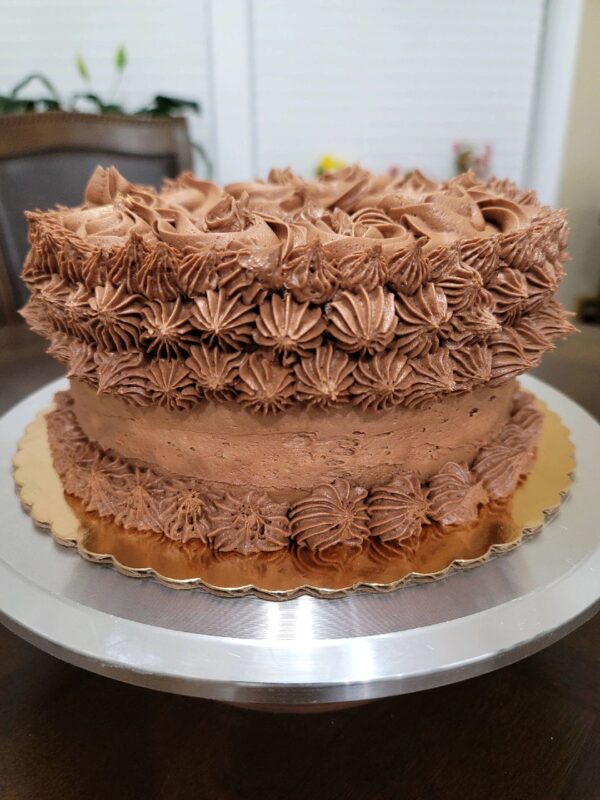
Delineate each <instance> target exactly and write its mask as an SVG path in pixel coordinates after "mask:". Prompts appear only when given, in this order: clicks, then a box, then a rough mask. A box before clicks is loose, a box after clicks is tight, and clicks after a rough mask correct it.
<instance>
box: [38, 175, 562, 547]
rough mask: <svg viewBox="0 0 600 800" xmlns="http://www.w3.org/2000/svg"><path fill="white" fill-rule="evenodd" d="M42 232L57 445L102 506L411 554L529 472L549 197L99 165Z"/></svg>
mask: <svg viewBox="0 0 600 800" xmlns="http://www.w3.org/2000/svg"><path fill="white" fill-rule="evenodd" d="M28 220H29V235H30V243H31V249H30V252H29V254H28V256H27V259H26V263H25V265H24V268H23V278H24V280H25V282H26V284H27V286H28V287H29V289H30V292H31V297H30V300H29V302H28V303H27V305H26V307H25V309H24V310H23V312H22V313H23V316H24V317H25V319H26V320H27V322H28V324H29V325H30V327H31V328H32V329H33V330H34V331H36V332H37V333H39V334H41V335H42V336H45V337H47V338H48V340H49V342H50V345H49V348H48V352H49V353H50V354H51V355H53V356H54V357H55V358H56V359H58V360H59V361H60V362H61V363H63V364H64V365H65V366H66V368H67V374H68V377H69V378H70V390H69V391H68V392H64V393H60V394H59V395H58V396H57V398H56V408H55V410H53V411H52V412H51V413H50V414H49V415H48V433H49V440H50V444H51V449H52V453H53V458H54V464H55V467H56V470H57V471H58V473H59V475H60V477H61V479H62V482H63V486H64V490H65V492H66V493H67V494H69V495H72V496H74V497H76V498H79V500H80V502H81V504H82V506H83V508H85V509H86V511H88V512H92V513H94V514H97V515H100V516H101V517H107V518H109V519H110V520H111V521H113V522H115V523H116V524H117V525H119V526H121V527H122V528H124V529H128V530H130V531H131V530H133V531H140V533H142V532H144V533H149V532H150V533H154V534H155V535H162V536H163V537H165V541H166V540H167V539H168V540H171V541H172V542H181V543H184V542H189V541H190V540H199V541H200V542H202V543H203V544H204V545H205V546H207V547H209V548H211V549H212V550H214V551H215V553H228V552H236V553H241V554H244V555H252V554H255V553H258V552H264V551H275V550H282V549H289V550H290V551H296V550H303V549H305V548H307V549H308V551H311V552H317V553H319V552H323V551H325V550H328V549H329V548H333V547H347V548H360V547H361V546H362V545H363V544H364V543H365V542H367V541H369V540H372V539H377V540H378V541H380V542H385V543H389V544H390V545H398V546H402V544H403V543H405V542H408V541H410V542H412V543H413V544H414V543H415V542H417V543H418V541H419V536H420V534H421V531H422V530H424V529H425V528H426V527H427V526H431V525H436V526H437V527H438V528H439V529H441V530H442V531H445V532H446V533H447V534H448V535H452V532H453V530H456V529H457V526H459V527H460V526H461V525H462V526H464V525H466V524H469V523H471V522H473V521H475V520H476V519H477V517H478V514H479V513H480V511H481V509H482V507H483V506H485V505H486V504H487V503H489V502H491V501H497V500H502V499H505V498H507V497H510V495H511V494H512V493H513V492H514V490H515V487H516V486H517V483H518V482H519V480H520V479H522V478H523V477H524V476H526V475H527V473H528V472H529V471H530V470H531V467H532V465H533V462H534V458H535V452H536V443H537V440H538V437H539V434H540V430H541V424H542V415H541V414H540V413H539V412H538V411H537V410H536V409H535V408H534V406H533V399H532V397H531V396H530V395H527V394H526V393H524V392H522V391H521V390H520V389H519V388H518V385H517V383H516V378H517V377H518V376H519V375H520V374H521V373H523V372H525V371H527V370H529V369H530V368H531V367H533V366H535V365H537V364H538V363H539V361H540V358H541V356H542V355H543V353H544V352H545V351H547V350H550V349H552V348H553V347H554V345H553V342H554V341H555V340H556V339H560V338H562V337H565V336H567V335H568V334H570V333H571V331H572V330H573V327H572V325H571V324H570V323H569V322H568V319H567V316H568V315H567V314H566V312H565V311H564V310H563V309H562V308H561V306H560V305H559V303H558V302H557V300H556V298H555V292H556V289H557V287H558V285H559V283H560V280H561V278H562V276H563V268H562V262H563V261H564V260H565V247H566V243H567V223H566V217H565V213H564V212H563V211H553V210H551V209H549V208H547V207H545V206H542V205H540V204H539V203H538V201H537V199H536V196H535V194H534V193H533V192H530V191H520V190H519V189H518V188H517V187H516V186H515V185H514V184H512V183H510V182H509V181H499V180H496V179H492V180H489V181H487V182H481V181H479V180H477V179H476V178H475V176H474V175H473V174H471V173H466V174H464V175H460V176H459V177H456V178H453V179H452V180H449V181H445V182H434V181H431V180H429V179H427V178H426V177H424V176H423V175H422V174H421V173H419V172H413V173H411V174H408V175H405V176H400V177H388V176H376V175H372V174H371V173H369V172H367V171H366V170H363V169H361V168H359V167H351V168H347V169H344V170H341V171H339V172H336V173H333V174H328V175H325V176H323V177H321V178H318V179H316V180H311V181H307V180H304V179H302V178H301V177H299V176H297V175H294V174H293V173H292V172H290V171H289V170H282V171H278V170H273V171H272V172H271V173H270V174H269V177H268V179H267V180H266V181H264V182H262V181H255V182H248V183H237V184H232V185H229V186H226V187H224V188H221V187H219V186H217V185H215V184H214V183H210V182H207V181H201V180H198V179H196V178H194V177H193V176H192V175H190V174H184V175H182V176H180V177H179V178H177V179H176V180H168V181H165V183H164V186H163V188H162V189H161V191H156V190H154V189H152V188H149V187H146V186H140V185H135V184H131V183H129V182H128V181H127V180H126V179H125V178H123V177H122V176H121V175H120V174H119V173H118V172H117V171H116V170H115V169H114V168H110V169H102V168H98V169H97V170H96V171H95V173H94V174H93V175H92V177H91V179H90V182H89V184H88V186H87V189H86V191H85V197H84V202H83V204H82V205H81V206H80V207H77V208H58V209H56V210H52V211H48V212H37V211H36V212H32V213H29V214H28Z"/></svg>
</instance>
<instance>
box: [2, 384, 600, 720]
mask: <svg viewBox="0 0 600 800" xmlns="http://www.w3.org/2000/svg"><path fill="white" fill-rule="evenodd" d="M522 383H523V385H524V386H525V388H527V389H529V390H531V391H533V392H535V393H536V394H537V395H538V396H539V397H540V398H541V399H542V400H544V401H545V402H546V403H547V404H548V406H549V407H550V408H551V409H552V410H553V411H555V412H557V413H558V414H559V415H560V416H561V417H562V420H563V422H564V423H565V425H567V427H568V428H569V429H570V431H571V437H572V440H573V442H574V444H575V449H576V450H575V456H576V461H577V467H576V475H575V480H574V482H573V486H572V490H571V497H570V498H569V499H567V500H566V501H565V502H564V503H563V505H562V506H561V509H560V513H559V514H558V516H557V518H556V519H555V520H553V521H552V522H550V523H548V524H547V525H546V526H545V527H544V530H543V531H542V533H541V534H540V535H539V536H537V537H535V538H532V539H531V540H529V541H527V542H525V543H524V544H523V545H522V546H521V547H519V548H518V549H516V550H514V551H512V552H511V553H510V554H508V555H506V556H504V557H502V558H496V559H495V560H493V561H491V562H490V563H487V564H485V565H484V566H482V567H479V568H477V569H476V570H473V571H466V572H462V573H458V574H456V575H453V576H451V577H449V578H447V579H445V580H442V581H437V582H433V583H428V584H422V585H416V586H409V587H405V588H402V589H400V590H398V591H396V592H392V593H390V594H381V595H377V594H361V595H353V596H351V597H348V598H344V599H340V600H323V599H315V598H312V597H300V598H298V599H297V600H292V601H289V602H283V603H273V602H266V601H262V600H258V599H256V598H252V597H248V598H240V599H230V598H229V599H224V598H218V597H214V596H211V595H208V594H205V593H204V592H202V591H185V592H183V591H179V592H178V591H175V590H173V589H167V588H165V587H162V586H160V585H159V584H157V583H154V582H151V581H145V580H133V579H130V578H126V577H124V576H122V575H119V574H118V573H116V572H115V571H112V570H110V569H100V568H99V567H98V566H97V565H93V564H88V563H86V562H85V561H84V560H82V559H81V558H80V557H79V556H78V555H77V554H76V553H75V552H71V551H69V550H68V549H65V548H62V547H60V546H58V545H57V544H55V543H54V541H53V540H52V538H51V537H50V536H48V534H47V533H45V532H43V531H41V530H39V529H36V527H35V525H34V523H33V521H32V520H31V518H30V517H29V516H28V515H27V513H26V512H25V511H23V509H22V508H21V505H20V502H19V499H18V497H17V494H16V491H15V489H14V486H13V480H12V467H11V459H12V456H13V454H14V452H15V449H16V444H17V441H18V439H19V438H20V436H21V435H22V433H23V430H24V428H25V426H26V425H27V424H28V423H29V422H30V421H31V420H32V419H33V418H34V417H35V415H36V413H37V412H38V411H40V410H41V409H43V408H45V407H46V406H47V405H48V404H49V403H50V401H51V399H52V396H53V394H54V392H56V391H58V390H59V389H62V388H65V382H64V381H56V382H54V383H52V384H49V385H48V386H46V387H44V388H43V389H41V390H40V391H38V392H36V393H35V394H33V395H31V396H30V397H28V398H27V399H25V400H24V401H23V402H21V403H20V404H19V405H18V406H16V407H15V408H13V409H12V410H11V411H10V412H9V413H8V414H6V415H5V416H4V417H3V418H2V419H1V420H0V508H1V509H2V525H1V527H0V620H1V621H2V622H3V623H4V624H5V625H6V626H7V627H8V628H9V629H10V630H12V631H14V632H15V633H17V634H18V635H20V636H22V637H23V638H24V639H26V640H27V641H29V642H30V643H32V644H34V645H36V646H37V647H40V648H41V649H43V650H45V651H46V652H48V653H50V654H52V655H55V656H58V657H59V658H62V659H64V660H65V661H68V662H70V663H72V664H75V665H77V666H80V667H83V668H85V669H89V670H91V671H93V672H97V673H99V674H102V675H106V676H107V677H111V678H115V679H117V680H122V681H126V682H128V683H133V684H136V685H139V686H146V687H149V688H153V689H160V690H163V691H169V692H176V693H179V694H186V695H193V696H197V697H207V698H212V699H216V700H224V701H228V702H234V703H241V704H248V705H256V706H262V707H265V706H267V707H279V708H281V707H283V706H295V707H301V706H304V707H305V708H306V707H314V706H318V705H320V704H331V703H351V702H358V701H364V700H370V699H375V698H378V697H385V696H389V695H394V694H401V693H404V692H413V691H418V690H421V689H428V688H431V687H434V686H441V685H443V684H446V683H452V682H454V681H459V680H464V679H465V678H470V677H472V676H475V675H480V674H482V673H484V672H489V671H491V670H494V669H497V668H499V667H502V666H505V665H507V664H510V663H512V662H514V661H516V660H518V659H520V658H523V657H525V656H528V655H530V654H532V653H534V652H536V651H538V650H540V649H542V648H543V647H546V646H547V645H549V644H552V642H554V641H556V640H557V639H559V638H560V637H561V636H564V635H565V634H567V633H569V632H570V631H571V630H573V629H574V628H575V627H576V626H577V625H580V624H581V623H582V622H584V621H585V620H587V619H589V618H590V617H591V616H592V615H593V614H594V613H595V611H596V610H597V609H598V607H599V605H600V546H599V538H600V537H599V533H598V531H599V523H598V517H599V511H600V485H599V477H598V474H599V467H600V464H599V456H598V454H599V453H600V425H598V423H596V422H595V421H594V420H593V418H592V417H590V416H589V415H588V414H587V413H586V412H585V411H583V410H582V409H581V408H579V406H577V405H576V404H575V403H573V402H572V401H571V400H568V399H567V398H566V397H565V396H564V395H562V394H560V393H559V392H557V391H556V390H554V389H551V388H550V387H548V386H546V385H545V384H543V383H542V382H541V381H539V380H536V379H534V378H531V377H527V378H525V379H523V381H522Z"/></svg>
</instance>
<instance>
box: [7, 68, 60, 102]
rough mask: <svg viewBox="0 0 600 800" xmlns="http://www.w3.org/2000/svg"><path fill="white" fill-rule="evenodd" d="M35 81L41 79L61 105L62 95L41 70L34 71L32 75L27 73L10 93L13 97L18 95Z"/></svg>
mask: <svg viewBox="0 0 600 800" xmlns="http://www.w3.org/2000/svg"><path fill="white" fill-rule="evenodd" d="M33 81H39V82H40V83H41V84H42V85H43V86H45V88H46V89H47V90H48V92H49V93H50V95H51V96H52V99H53V100H54V101H55V102H56V103H57V104H58V105H60V95H59V94H58V92H57V90H56V87H55V86H54V84H53V83H52V81H50V80H49V79H48V78H47V77H46V76H45V75H42V74H41V73H40V72H32V73H31V75H27V76H26V77H25V78H23V79H22V80H20V81H19V83H17V84H16V86H13V88H12V91H11V93H10V96H11V97H18V96H19V92H21V91H22V90H23V89H24V88H25V87H26V86H29V84H30V83H32V82H33Z"/></svg>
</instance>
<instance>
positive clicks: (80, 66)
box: [75, 53, 90, 83]
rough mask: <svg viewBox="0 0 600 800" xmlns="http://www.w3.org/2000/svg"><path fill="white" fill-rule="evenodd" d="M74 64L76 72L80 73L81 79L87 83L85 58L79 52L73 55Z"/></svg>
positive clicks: (87, 73) (88, 75)
mask: <svg viewBox="0 0 600 800" xmlns="http://www.w3.org/2000/svg"><path fill="white" fill-rule="evenodd" d="M75 66H76V67H77V72H78V73H79V74H80V75H81V77H82V78H83V80H84V81H85V82H86V83H89V82H90V71H89V69H88V68H87V64H86V63H85V60H84V58H83V56H82V55H81V53H77V55H76V56H75Z"/></svg>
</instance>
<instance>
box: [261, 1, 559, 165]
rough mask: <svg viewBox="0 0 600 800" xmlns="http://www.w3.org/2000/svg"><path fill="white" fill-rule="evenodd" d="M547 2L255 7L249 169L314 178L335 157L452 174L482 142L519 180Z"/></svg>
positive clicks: (266, 3)
mask: <svg viewBox="0 0 600 800" xmlns="http://www.w3.org/2000/svg"><path fill="white" fill-rule="evenodd" d="M543 11H544V2H543V0H503V1H502V2H501V3H498V2H493V1H492V0H461V2H459V3H458V2H456V0H419V2H418V3H415V2H413V0H369V2H365V0H328V2H325V3H324V2H322V1H321V0H303V2H301V3H291V2H281V0H252V34H251V37H252V52H253V73H254V74H253V93H254V120H255V122H254V124H255V135H254V141H255V166H256V172H257V173H258V174H259V175H264V174H265V173H266V172H267V170H268V169H269V167H270V166H272V165H273V164H276V165H287V164H289V165H291V166H292V167H293V168H294V169H296V170H298V171H300V172H303V173H305V174H309V173H311V172H312V171H313V170H314V168H315V164H316V162H317V160H318V158H319V157H320V156H321V155H323V154H324V153H334V154H335V155H337V156H340V157H342V158H344V159H345V160H348V161H354V160H358V161H360V162H362V163H363V164H364V165H365V166H367V167H370V168H372V169H376V170H384V169H386V168H388V167H389V166H391V165H396V166H398V167H400V168H413V167H421V168H422V169H425V170H427V171H428V172H430V173H432V174H433V175H434V176H436V177H439V178H444V177H446V176H448V175H450V174H451V173H452V168H453V154H452V145H453V142H455V141H457V140H469V141H473V142H474V143H476V144H480V143H481V144H484V143H487V142H489V143H490V144H491V145H492V146H493V149H494V155H493V162H492V166H493V169H494V170H495V171H496V172H497V173H498V174H500V175H503V176H507V175H508V176H511V177H512V178H514V179H515V180H517V181H519V180H521V179H522V176H523V172H524V165H525V160H526V157H527V156H526V150H527V135H528V126H529V124H530V120H531V114H532V102H533V98H534V95H535V89H536V86H535V84H536V60H537V57H538V50H539V41H540V34H541V30H542V23H543Z"/></svg>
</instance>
